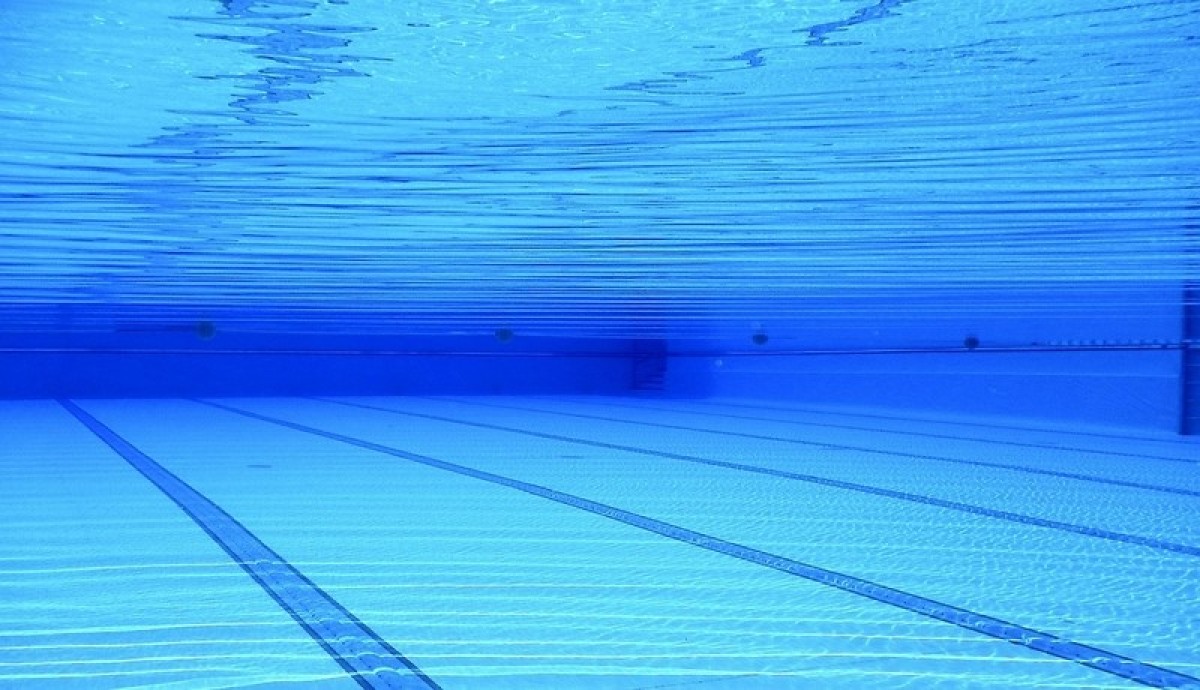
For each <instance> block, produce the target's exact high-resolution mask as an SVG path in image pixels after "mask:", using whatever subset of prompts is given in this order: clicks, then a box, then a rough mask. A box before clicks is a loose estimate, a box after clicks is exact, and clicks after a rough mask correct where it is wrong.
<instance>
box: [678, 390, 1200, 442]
mask: <svg viewBox="0 0 1200 690" xmlns="http://www.w3.org/2000/svg"><path fill="white" fill-rule="evenodd" d="M688 402H692V403H696V404H698V405H710V406H716V407H738V408H742V409H747V410H766V411H769V412H789V413H794V412H799V413H801V414H820V415H826V416H829V417H861V418H863V419H884V420H888V421H892V422H903V423H905V424H912V423H913V422H916V423H919V424H946V425H948V426H965V427H974V428H977V429H1003V430H1005V431H1022V432H1032V433H1037V434H1066V435H1070V436H1085V437H1088V438H1105V439H1114V440H1118V441H1137V442H1138V443H1169V444H1171V445H1176V446H1178V445H1180V441H1181V440H1182V439H1181V438H1152V437H1149V436H1129V435H1127V434H1125V435H1123V434H1106V433H1103V432H1100V431H1079V430H1077V429H1047V428H1044V427H1043V428H1039V427H1029V426H1019V425H1016V424H997V423H994V422H982V421H975V422H967V421H961V420H953V419H934V418H929V417H902V416H900V415H886V414H879V413H872V412H850V411H842V412H834V411H831V410H818V409H812V408H804V407H776V406H773V405H751V404H749V403H736V402H727V401H720V400H689V401H688Z"/></svg>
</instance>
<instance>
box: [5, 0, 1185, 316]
mask: <svg viewBox="0 0 1200 690" xmlns="http://www.w3.org/2000/svg"><path fill="white" fill-rule="evenodd" d="M1198 12H1200V6H1198V4H1197V3H1196V2H1188V1H1184V2H1180V1H1178V0H1172V1H1160V2H1129V0H1088V1H1087V2H1082V3H1074V4H1072V5H1071V6H1070V7H1066V6H1063V7H1058V6H1047V5H1046V4H1045V3H1037V2H998V3H962V2H946V1H942V0H881V1H879V2H869V1H867V2H861V3H853V2H844V1H841V0H838V1H834V0H809V1H806V2H770V1H763V2H738V3H732V2H710V3H701V4H696V3H683V4H682V5H681V4H680V3H667V2H638V3H628V2H621V1H616V0H608V1H596V2H538V3H532V2H466V1H463V2H443V1H437V2H420V1H418V2H406V3H402V4H400V5H397V4H396V3H391V2H381V1H378V0H377V1H371V0H354V1H352V2H311V1H301V0H295V1H289V2H267V1H248V0H240V1H234V0H231V1H229V2H200V1H199V0H193V1H191V2H184V3H175V4H172V5H171V6H170V8H169V10H168V9H167V8H163V7H161V6H158V5H153V4H150V3H138V2H134V3H129V2H102V1H99V0H96V1H93V2H78V1H76V2H61V3H53V4H43V3H33V2H18V3H14V4H11V5H10V7H9V8H8V9H7V10H6V12H5V15H4V17H3V19H0V38H2V39H3V41H4V43H3V45H4V63H5V69H4V71H3V75H0V124H3V125H4V126H3V127H0V195H2V197H3V198H4V199H5V204H4V206H3V210H2V211H0V213H2V214H3V220H4V227H3V229H2V232H3V234H2V235H0V242H3V245H2V246H3V247H4V248H5V249H6V252H5V255H4V256H2V257H0V262H3V263H2V264H0V265H2V266H3V268H4V271H3V274H2V275H3V281H2V283H0V302H4V303H7V304H8V305H10V306H9V307H7V308H6V312H8V313H9V316H8V318H7V319H6V323H5V325H4V327H5V328H8V329H21V328H25V327H28V326H31V325H33V324H37V325H39V326H43V327H44V326H46V325H47V324H51V325H53V327H56V328H65V329H72V328H93V327H107V326H110V325H112V324H113V323H116V324H117V325H118V326H121V325H122V324H124V325H126V326H127V327H133V326H131V325H130V324H141V325H145V324H167V323H175V322H177V321H178V320H179V319H181V318H187V319H194V318H210V319H212V318H219V319H220V320H221V323H222V324H224V325H225V326H226V327H229V328H233V329H236V328H238V327H239V325H240V326H241V327H246V326H247V324H254V326H255V327H256V328H267V329H275V330H285V331H286V330H289V329H290V330H295V329H301V330H337V329H345V328H350V329H351V330H357V331H360V332H361V331H369V330H377V329H379V328H382V327H383V324H384V323H386V324H388V327H392V328H394V327H395V325H396V323H398V322H399V323H402V324H403V327H404V328H405V329H406V330H407V331H408V332H423V333H446V332H448V331H462V332H474V331H476V330H479V329H480V328H487V330H488V331H489V332H490V330H491V327H492V326H491V325H492V324H494V323H496V322H497V321H498V320H502V321H504V322H505V323H507V324H509V325H510V327H517V328H519V329H520V330H521V332H524V333H540V334H557V335H563V334H573V335H597V334H600V335H609V336H613V335H631V334H632V335H647V334H662V333H665V332H669V333H673V334H675V335H678V336H683V337H691V336H695V335H700V334H713V333H716V334H721V333H724V332H726V331H728V330H729V329H731V328H734V326H732V325H731V323H733V322H736V324H737V326H736V328H738V329H744V328H745V327H746V326H745V324H747V323H750V322H753V321H755V320H761V319H763V318H764V317H768V316H770V317H773V318H776V319H782V318H794V319H798V320H805V319H832V320H834V321H837V320H838V319H843V320H844V319H847V318H850V317H851V315H853V314H861V315H862V319H864V320H866V321H870V320H875V321H878V320H880V319H887V318H888V317H889V314H890V313H891V312H892V311H894V307H892V306H882V307H881V306H880V305H881V304H882V305H890V304H893V303H894V302H895V301H896V300H903V301H904V303H905V304H906V305H907V306H906V309H908V310H909V311H910V313H918V314H920V313H926V314H927V313H931V312H937V311H938V310H945V309H952V308H955V305H961V304H962V303H963V302H967V303H970V304H986V305H987V307H988V308H989V309H990V310H991V311H993V312H995V313H1006V312H1007V313H1015V314H1019V315H1022V316H1032V317H1036V315H1038V314H1039V313H1041V312H1043V311H1045V310H1046V309H1048V308H1049V305H1048V304H1047V303H1048V302H1049V301H1050V300H1054V301H1056V302H1059V303H1061V302H1064V301H1067V302H1070V301H1075V302H1086V303H1088V304H1090V305H1091V307H1090V310H1091V312H1092V313H1102V314H1109V315H1112V314H1117V315H1121V316H1125V317H1130V318H1136V317H1138V316H1139V315H1141V314H1143V313H1144V312H1145V310H1147V309H1151V310H1153V309H1156V308H1158V307H1159V306H1160V305H1161V304H1162V302H1163V301H1164V299H1165V298H1164V296H1163V295H1164V290H1166V291H1177V289H1178V287H1177V286H1178V281H1179V279H1180V278H1181V276H1182V275H1183V272H1184V270H1185V266H1186V256H1185V254H1184V248H1185V247H1186V246H1187V244H1188V243H1187V240H1185V238H1183V237H1181V236H1180V235H1179V231H1178V229H1179V227H1180V226H1181V225H1182V224H1184V220H1185V219H1186V218H1187V217H1189V215H1190V216H1194V215H1195V206H1194V205H1195V203H1196V197H1197V182H1196V170H1197V167H1198V161H1200V155H1198V147H1197V134H1196V132H1197V130H1198V125H1200V116H1198V115H1197V113H1200V107H1197V104H1198V103H1200V93H1198V92H1200V79H1197V78H1196V69H1195V64H1196V55H1197V48H1196V36H1195V33H1196V32H1195V27H1196V25H1197V21H1198V20H1200V15H1198ZM799 290H802V291H803V294H804V296H805V299H803V300H800V299H795V295H796V293H797V291H799ZM784 296H786V297H784ZM50 303H54V304H58V305H60V307H59V308H58V309H57V310H55V309H52V308H51V307H49V306H48V305H49V304H50ZM61 305H71V306H72V307H73V308H72V309H68V310H66V311H64V308H63V307H62V306H61ZM1059 306H1061V304H1060V305H1059ZM856 323H857V324H858V325H861V323H862V322H861V321H860V322H856Z"/></svg>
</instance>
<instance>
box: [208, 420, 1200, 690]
mask: <svg viewBox="0 0 1200 690" xmlns="http://www.w3.org/2000/svg"><path fill="white" fill-rule="evenodd" d="M194 402H198V403H201V404H204V405H208V406H210V407H213V408H216V409H220V410H224V411H226V412H230V413H232V414H238V415H241V416H243V417H246V418H249V419H254V420H258V421H261V422H266V423H269V424H274V425H276V426H281V427H284V428H288V429H292V430H294V431H299V432H302V433H306V434H311V435H314V436H320V437H323V438H327V439H330V440H333V441H338V442H340V443H344V444H347V445H350V446H355V447H357V448H362V449H364V450H370V451H374V452H377V453H382V454H384V455H390V456H392V457H395V458H399V459H402V460H407V461H409V462H415V463H417V464H420V465H425V466H427V467H433V468H436V469H440V470H444V471H447V472H452V473H454V474H458V475H460V476H465V477H471V478H473V479H479V480H481V481H485V482H489V483H491V484H495V485H499V486H505V487H508V488H510V489H515V490H517V491H521V492H523V493H526V494H530V495H533V496H538V497H540V498H545V499H548V500H551V501H554V502H556V503H559V504H562V505H566V506H570V507H572V508H576V509H579V510H583V511H586V512H589V513H592V514H594V515H598V516H600V517H604V518H608V519H610V520H613V521H616V522H620V523H623V524H626V525H629V526H631V527H636V528H638V529H642V530H645V531H647V532H651V533H653V534H657V535H659V536H662V537H666V538H668V539H672V540H675V541H679V542H683V543H685V544H690V545H692V546H696V547H698V548H701V549H705V550H707V551H711V552H714V553H720V554H724V555H727V556H732V557H734V558H737V559H739V560H742V561H746V562H749V563H753V564H755V565H760V566H764V567H767V568H771V569H772V570H776V571H779V572H782V573H786V574H788V575H793V576H796V577H800V578H803V579H805V580H809V581H811V582H815V583H818V584H821V585H825V586H828V587H833V588H835V589H838V590H841V591H844V592H847V593H850V594H855V595H858V596H862V597H865V598H868V599H871V600H873V601H877V602H879V603H883V604H888V605H891V606H895V607H898V608H901V609H904V610H907V611H910V612H912V613H916V614H919V615H922V616H926V617H929V618H932V619H935V620H939V621H942V622H945V623H950V624H953V625H956V626H958V627H960V628H964V629H966V630H970V631H972V632H977V633H981V634H984V635H987V636H989V637H993V638H996V639H999V640H1003V641H1005V642H1009V643H1012V644H1015V645H1019V646H1022V647H1026V648H1028V649H1031V650H1034V651H1037V652H1041V653H1043V654H1047V655H1050V656H1054V657H1058V658H1060V659H1065V660H1068V661H1072V662H1075V663H1078V664H1081V665H1084V666H1087V667H1089V668H1093V669H1095V670H1098V671H1102V672H1105V673H1109V674H1111V675H1114V676H1119V677H1121V678H1125V679H1127V680H1131V681H1133V682H1136V683H1140V684H1142V685H1146V686H1149V687H1156V688H1196V687H1200V678H1195V677H1193V676H1189V675H1186V674H1183V673H1179V672H1177V671H1172V670H1170V669H1166V668H1161V667H1158V666H1154V665H1152V664H1148V663H1145V662H1141V661H1138V660H1136V659H1132V658H1130V657H1125V656H1122V655H1120V654H1116V653H1114V652H1109V651H1107V650H1104V649H1100V648H1098V647H1091V646H1089V645H1085V644H1081V643H1078V642H1073V641H1071V640H1067V639H1064V638H1060V637H1057V636H1055V635H1051V634H1049V633H1045V632H1041V631H1039V630H1034V629H1032V628H1027V627H1025V626H1022V625H1018V624H1016V623H1010V622H1008V621H1004V620H1001V619H999V618H994V617H991V616H987V615H985V614H981V613H977V612H975V611H971V610H969V609H964V608H960V607H957V606H953V605H951V604H945V603H942V602H940V601H936V600H934V599H927V598H925V597H922V596H920V595H916V594H911V593H909V592H905V591H903V590H899V589H895V588H892V587H888V586H886V585H881V584H878V583H876V582H872V581H870V580H866V579H863V578H859V577H855V576H853V575H847V574H845V573H840V572H837V571H833V570H828V569H825V568H821V567H819V566H815V565H811V564H808V563H804V562H801V561H796V560H793V559H791V558H787V557H786V556H780V555H777V554H773V553H769V552H766V551H761V550H758V549H755V548H752V547H748V546H744V545H742V544H738V543H736V542H731V541H727V540H724V539H720V538H718V537H713V536H711V535H707V534H704V533H702V532H697V531H694V530H690V529H687V528H686V527H680V526H678V525H674V524H672V523H668V522H664V521H661V520H657V519H655V518H651V517H647V516H645V515H641V514H639V513H635V512H632V511H628V510H624V509H621V508H617V507H615V506H610V505H607V504H604V503H600V502H598V501H593V500H591V499H587V498H583V497H580V496H575V495H573V494H568V493H565V492H562V491H557V490H555V489H550V488H548V487H544V486H540V485H538V484H531V483H528V482H524V481H521V480H518V479H513V478H511V477H505V476H503V475H498V474H493V473H491V472H485V471H483V470H478V469H474V468H472V467H467V466H465V465H458V464H455V463H452V462H447V461H445V460H438V459H436V458H432V457H428V456H424V455H418V454H416V453H410V452H407V451H403V450H399V449H397V448H392V447H390V446H385V445H383V444H379V443H374V442H372V441H366V440H363V439H360V438H355V437H353V436H346V435H344V434H339V433H336V432H332V431H326V430H324V429H318V428H316V427H311V426H308V425H305V424H300V423H297V422H291V421H288V420H286V419H281V418H278V417H271V416H269V415H263V414H259V413H257V412H251V411H248V410H243V409H240V408H237V407H232V406H229V405H225V404H222V403H217V402H212V401H208V400H194Z"/></svg>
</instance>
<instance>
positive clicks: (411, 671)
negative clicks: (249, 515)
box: [58, 400, 439, 690]
mask: <svg viewBox="0 0 1200 690" xmlns="http://www.w3.org/2000/svg"><path fill="white" fill-rule="evenodd" d="M58 402H59V404H60V405H62V406H63V407H65V408H66V409H67V411H68V412H70V413H71V414H72V415H74V416H75V418H76V419H78V420H79V421H80V422H81V423H83V425H84V426H86V427H87V428H88V429H90V430H91V432H92V433H93V434H95V435H96V436H98V437H99V438H100V439H101V440H102V441H104V442H105V443H106V444H108V447H109V448H112V449H113V450H114V451H115V452H116V453H117V454H118V455H120V456H121V457H122V458H124V459H125V461H126V462H128V463H129V464H130V465H132V466H133V468H134V469H136V470H137V471H138V472H140V473H141V474H142V476H144V477H145V478H146V479H148V480H150V482H151V483H153V484H154V485H155V486H156V487H158V489H159V490H160V491H162V492H163V493H164V494H166V495H167V497H168V498H170V499H171V500H172V501H174V502H175V504H176V505H178V506H179V507H180V508H181V509H182V510H183V512H185V513H187V515H188V517H190V518H192V520H193V521H194V522H195V523H196V524H197V525H199V526H200V528H201V529H203V530H204V531H205V532H207V533H208V536H209V537H211V538H212V540H213V541H215V542H216V543H217V544H218V545H220V547H221V548H222V549H224V550H225V553H227V554H229V557H230V558H232V559H233V560H234V561H235V562H236V563H237V564H238V565H239V566H241V567H242V570H245V571H246V573H247V574H248V575H250V577H252V578H254V581H255V582H257V583H258V586H259V587H262V588H263V591H265V592H266V593H267V594H269V595H270V596H271V598H272V599H274V600H275V602H276V603H277V604H279V606H280V607H281V608H283V610H285V611H287V612H288V614H289V615H291V617H292V618H293V619H294V620H295V621H296V622H297V623H299V624H300V626H301V627H302V628H304V631H305V632H307V633H308V634H309V635H310V636H311V637H312V638H313V639H314V640H316V641H317V643H318V644H320V645H321V647H322V648H324V649H325V651H326V652H327V653H328V654H329V656H331V657H333V659H334V660H335V661H337V663H338V664H339V665H340V666H341V667H342V668H343V669H345V671H346V673H348V674H350V677H351V678H353V679H354V680H355V681H356V682H357V683H358V684H359V685H360V686H361V687H363V688H368V689H370V690H383V689H387V690H438V689H439V686H438V685H437V684H436V683H434V682H433V681H432V680H431V679H430V678H429V677H428V676H426V675H425V674H424V673H423V672H422V671H421V670H420V669H419V668H417V666H416V665H415V664H413V663H412V662H411V661H409V660H408V659H407V658H405V657H404V655H402V654H401V653H400V652H399V651H397V650H396V649H395V648H394V647H392V645H390V644H388V642H387V641H386V640H384V639H383V638H381V637H379V635H377V634H375V631H373V630H371V629H370V628H369V627H367V625H366V624H365V623H363V622H362V621H360V620H359V619H358V618H357V617H356V616H355V615H354V614H352V613H350V612H349V611H347V610H346V608H345V607H344V606H342V605H341V604H339V603H338V602H337V601H336V600H334V598H333V597H331V596H329V594H327V593H326V592H325V591H324V590H323V589H321V588H320V587H318V586H317V585H316V584H314V583H313V582H312V581H311V580H309V579H308V578H307V577H305V576H304V574H303V573H301V572H300V571H299V570H296V568H295V567H293V566H292V565H291V564H290V563H288V562H287V561H286V560H284V558H283V557H282V556H280V555H279V554H277V553H275V552H274V551H272V550H271V548H270V547H268V546H267V545H266V544H264V543H263V542H262V541H260V540H259V538H258V537H256V536H254V534H253V533H252V532H251V531H250V530H248V529H246V527H245V526H243V525H242V524H241V523H240V522H238V521H237V519H236V518H234V517H233V516H232V515H230V514H229V513H226V512H225V511H224V510H222V509H221V507H220V506H218V505H217V504H215V503H213V502H212V501H210V500H209V499H208V498H206V497H205V496H204V495H203V494H201V493H200V492H199V491H196V490H195V489H193V488H192V487H191V486H189V485H188V484H187V482H185V481H183V480H182V479H180V478H179V477H176V476H175V475H174V474H171V472H170V471H168V470H167V469H166V468H164V467H163V466H162V465H160V464H158V463H157V462H155V461H154V460H153V459H152V458H150V456H148V455H146V454H145V453H143V452H141V451H140V450H138V449H137V448H135V447H134V446H133V444H131V443H129V442H128V441H126V440H125V439H124V438H122V437H121V436H120V435H118V434H117V433H116V432H115V431H113V430H112V429H110V428H109V427H107V426H106V425H105V424H104V423H103V422H101V421H100V420H98V419H96V418H95V417H93V416H92V415H91V414H89V413H88V412H87V411H85V410H84V409H82V408H81V407H79V406H78V405H76V404H75V403H74V402H71V401H70V400H59V401H58Z"/></svg>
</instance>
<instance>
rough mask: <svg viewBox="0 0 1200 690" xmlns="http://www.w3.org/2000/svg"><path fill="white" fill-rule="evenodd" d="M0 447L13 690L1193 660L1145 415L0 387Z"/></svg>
mask: <svg viewBox="0 0 1200 690" xmlns="http://www.w3.org/2000/svg"><path fill="white" fill-rule="evenodd" d="M89 425H90V426H89ZM0 439H2V441H0V472H2V475H0V476H2V478H3V481H0V530H2V531H0V535H2V537H0V687H4V688H9V687H11V688H56V689H57V688H133V687H136V688H144V687H162V688H189V689H190V688H233V687H254V688H284V687H296V688H325V687H330V688H353V687H360V686H362V687H404V688H409V687H411V688H429V687H442V688H446V689H447V690H456V689H466V688H488V689H489V690H490V689H502V690H503V689H508V688H542V687H546V688H549V687H554V688H612V689H614V690H616V689H619V690H635V689H637V690H648V689H650V688H700V689H702V690H718V689H720V690H724V689H737V688H747V689H750V690H756V689H758V688H871V687H878V688H901V687H912V688H938V687H944V688H1017V687H1021V688H1028V687H1038V688H1055V687H1057V688H1123V687H1143V686H1146V685H1150V686H1160V687H1188V686H1189V685H1190V684H1193V683H1196V682H1197V681H1196V680H1195V678H1196V677H1197V676H1200V471H1198V470H1200V445H1197V444H1196V443H1195V442H1193V441H1191V440H1189V439H1184V438H1179V437H1175V436H1171V435H1167V434H1163V435H1159V436H1155V435H1149V434H1141V435H1129V434H1125V433H1122V432H1114V431H1111V430H1109V431H1105V430H1100V429H1081V428H1051V427H1046V426H1033V425H1030V424H1024V423H1020V422H1013V423H997V422H996V421H994V420H991V421H989V420H976V419H970V418H966V417H957V418H949V417H940V418H938V417H932V416H930V415H925V416H915V415H913V414H912V413H907V414H906V413H904V412H897V411H891V412H887V411H878V410H853V409H848V408H841V409H836V408H820V409H818V408H806V407H804V406H802V405H800V404H799V403H784V402H769V401H757V402H756V401H752V400H717V399H710V400H703V401H694V400H667V399H650V398H586V397H577V398H564V397H556V398H549V397H537V398H534V397H525V398H517V397H507V398H504V397H479V398H465V397H464V398H400V397H392V398H337V399H300V398H278V399H266V398H246V399H224V400H206V401H195V400H77V401H73V403H71V402H68V403H60V402H56V401H17V402H4V403H0ZM239 549H240V550H239ZM238 554H242V555H241V556H239V555H238ZM246 554H249V555H246ZM264 554H265V555H264ZM239 560H240V561H243V563H239V562H238V561H239ZM289 607H290V609H289ZM313 621H317V622H316V623H314V622H313ZM1005 638H1007V639H1005ZM380 650H382V652H381V651H380ZM389 650H390V651H393V652H394V653H395V654H394V655H392V656H388V653H389ZM380 654H382V655H383V656H382V658H381V657H380V656H379V655H380ZM389 669H392V670H390V671H389Z"/></svg>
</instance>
